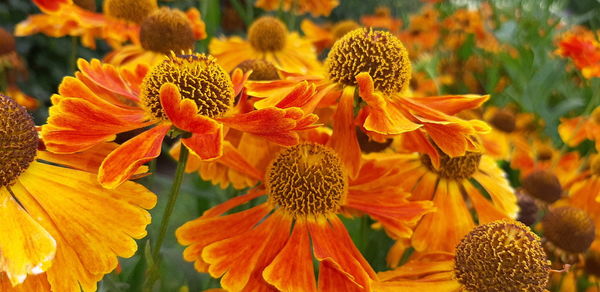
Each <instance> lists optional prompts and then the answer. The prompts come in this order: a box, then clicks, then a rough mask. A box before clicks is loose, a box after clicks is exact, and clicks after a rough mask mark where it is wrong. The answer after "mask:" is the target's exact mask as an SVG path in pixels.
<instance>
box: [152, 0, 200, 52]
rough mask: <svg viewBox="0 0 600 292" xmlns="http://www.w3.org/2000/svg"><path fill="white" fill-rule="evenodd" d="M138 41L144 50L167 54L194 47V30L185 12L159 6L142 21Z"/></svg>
mask: <svg viewBox="0 0 600 292" xmlns="http://www.w3.org/2000/svg"><path fill="white" fill-rule="evenodd" d="M140 42H141V43H142V47H143V48H144V49H146V50H150V51H154V52H159V53H163V54H167V53H169V52H170V51H174V52H176V53H179V52H181V51H188V50H192V49H193V48H194V44H195V43H196V39H195V38H194V30H193V29H192V25H191V24H190V21H189V20H188V19H187V17H186V16H185V14H184V13H183V12H181V11H179V10H175V9H169V8H166V7H164V8H161V9H159V10H157V11H155V12H154V13H152V14H151V15H150V16H148V17H147V18H146V19H144V21H143V22H142V25H141V28H140Z"/></svg>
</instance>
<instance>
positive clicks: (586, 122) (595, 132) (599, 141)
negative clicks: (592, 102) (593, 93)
mask: <svg viewBox="0 0 600 292" xmlns="http://www.w3.org/2000/svg"><path fill="white" fill-rule="evenodd" d="M558 134H560V137H561V139H562V140H563V141H564V142H565V144H567V145H569V146H571V147H575V146H577V145H579V143H581V142H583V141H584V140H585V139H588V140H592V141H594V142H595V143H596V150H598V151H600V106H599V107H596V108H595V109H594V111H592V114H591V115H590V116H580V117H575V118H571V119H567V118H563V119H561V120H560V125H559V126H558Z"/></svg>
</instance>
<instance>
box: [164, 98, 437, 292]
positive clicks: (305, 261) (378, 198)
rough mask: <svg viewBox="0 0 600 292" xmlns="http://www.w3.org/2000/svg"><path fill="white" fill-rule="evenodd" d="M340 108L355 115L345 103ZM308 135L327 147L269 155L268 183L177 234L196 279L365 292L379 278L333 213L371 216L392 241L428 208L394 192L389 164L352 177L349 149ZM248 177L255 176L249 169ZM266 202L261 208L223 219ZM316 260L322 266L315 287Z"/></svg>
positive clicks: (255, 287)
mask: <svg viewBox="0 0 600 292" xmlns="http://www.w3.org/2000/svg"><path fill="white" fill-rule="evenodd" d="M343 107H344V108H346V109H350V110H351V103H347V102H346V103H345V104H344V105H343ZM350 113H351V111H350ZM312 137H313V138H315V137H319V139H317V140H319V142H325V143H328V145H331V146H332V147H333V149H332V148H330V147H328V146H325V145H322V144H319V143H315V142H308V143H301V144H298V145H296V146H292V147H287V148H283V149H282V150H281V151H280V152H279V153H273V152H270V153H265V154H266V155H268V156H270V158H271V161H270V163H269V165H268V167H267V168H266V170H265V169H262V170H260V171H258V173H259V174H260V175H261V177H260V180H262V181H264V185H262V186H259V187H257V188H255V189H252V190H251V191H250V192H249V193H248V194H246V195H243V196H240V197H236V198H234V199H231V200H229V201H227V202H225V203H223V204H221V205H218V206H216V207H213V208H212V209H209V210H208V211H206V212H205V213H204V214H203V215H202V216H201V217H200V218H198V219H196V220H193V221H190V222H188V223H186V224H184V225H183V226H182V227H180V228H179V229H178V230H177V232H176V235H177V239H178V241H179V242H180V243H181V244H183V245H186V246H188V247H187V248H186V250H185V251H184V258H185V259H186V260H188V261H194V262H195V267H196V269H197V270H198V271H202V272H208V273H210V274H211V276H213V277H222V279H221V285H222V286H223V288H225V289H226V290H231V291H241V290H244V289H245V290H248V291H259V290H261V289H266V288H267V287H270V285H272V286H274V287H276V288H277V289H279V290H282V291H317V290H318V291H340V289H341V290H344V291H359V290H361V291H363V290H364V291H369V290H371V285H372V284H373V283H374V282H375V281H377V278H376V275H375V273H374V272H373V270H372V269H371V268H370V266H369V264H368V263H367V262H366V261H365V259H364V258H363V257H362V255H361V254H360V252H359V251H358V250H357V249H356V247H355V246H354V244H353V242H352V240H351V239H350V237H349V235H348V232H347V231H346V229H345V227H344V225H343V224H342V222H341V221H340V219H339V218H338V215H337V214H338V213H340V212H344V213H348V214H354V215H356V214H367V215H370V216H371V217H372V218H374V219H375V220H378V221H379V222H381V223H382V224H383V225H384V227H385V228H386V230H387V231H388V233H389V234H391V235H393V236H394V237H397V238H408V237H410V235H411V234H412V231H411V226H413V224H415V223H416V222H417V221H418V220H419V218H420V217H421V216H422V215H423V214H425V213H427V212H428V211H430V207H431V203H430V202H426V201H421V202H412V203H409V201H408V200H407V196H408V195H409V194H408V193H406V192H404V191H402V190H401V189H400V188H398V187H397V184H398V182H399V181H400V177H399V176H397V174H398V169H396V168H395V167H394V165H393V164H391V163H390V162H389V161H385V160H378V159H367V160H364V161H363V162H362V163H361V164H360V165H361V167H360V169H359V171H358V175H357V176H356V177H355V178H352V176H350V174H351V169H350V168H349V166H351V165H352V164H353V162H352V161H347V160H345V159H346V158H345V156H344V155H343V154H341V153H340V150H342V149H343V147H344V146H345V145H340V144H339V142H336V141H340V140H343V139H344V137H340V135H338V134H336V131H335V130H334V134H333V136H332V137H331V139H330V140H329V142H327V140H328V138H327V136H325V137H324V136H322V135H313V136H312ZM323 138H325V139H323ZM334 149H335V150H334ZM244 164H245V165H248V166H253V163H251V162H246V163H244ZM254 165H257V164H254ZM240 170H241V169H240ZM244 171H246V172H247V173H249V174H252V173H257V170H256V169H255V168H254V167H250V168H246V169H245V170H244ZM265 194H266V195H267V197H268V199H267V202H265V203H262V204H260V205H258V206H256V207H252V208H250V209H247V210H245V211H241V212H235V213H229V214H226V212H227V211H229V210H231V209H232V208H234V207H237V206H240V205H242V204H244V203H247V202H249V201H250V200H253V199H256V198H258V197H260V196H262V195H265ZM311 245H312V252H311ZM313 257H314V258H316V260H317V261H318V262H319V277H318V283H317V281H316V280H315V276H314V270H313V261H312V259H313Z"/></svg>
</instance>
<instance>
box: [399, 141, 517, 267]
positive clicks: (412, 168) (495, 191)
mask: <svg viewBox="0 0 600 292" xmlns="http://www.w3.org/2000/svg"><path fill="white" fill-rule="evenodd" d="M405 142H408V143H411V142H412V141H405ZM396 165H398V168H399V169H401V170H402V173H401V174H400V175H401V177H403V180H402V184H401V186H402V188H403V189H405V190H409V191H410V192H411V193H412V197H411V199H413V200H433V202H434V205H435V206H436V207H437V212H434V213H432V214H428V215H425V216H424V217H423V219H422V220H421V222H420V223H419V225H418V226H417V228H416V229H415V234H414V236H413V237H412V245H413V247H414V248H415V249H416V250H417V251H452V250H453V249H454V246H455V245H456V244H457V243H458V241H459V240H460V239H461V238H462V237H463V236H465V234H467V232H469V230H471V229H472V228H473V227H474V226H475V223H474V218H473V216H472V214H476V218H477V220H478V222H479V223H480V224H483V223H487V222H490V221H493V220H498V219H503V218H515V216H516V215H517V211H518V206H517V198H516V196H515V194H514V192H513V189H512V188H511V187H510V185H509V183H508V181H507V180H506V178H505V175H504V173H503V171H502V170H501V169H500V168H499V167H498V166H497V165H496V162H495V161H494V160H493V159H492V158H490V157H488V156H486V155H482V154H479V153H473V152H467V153H466V154H465V155H463V156H458V157H452V158H451V157H449V156H448V155H445V154H441V163H440V166H439V167H437V168H436V167H434V166H433V164H432V161H431V158H430V156H429V155H427V154H417V153H415V154H405V155H403V156H402V157H401V158H399V159H397V162H396ZM472 212H473V213H472ZM399 252H401V250H395V251H394V253H399ZM390 257H391V258H396V259H398V258H399V257H398V256H394V255H390Z"/></svg>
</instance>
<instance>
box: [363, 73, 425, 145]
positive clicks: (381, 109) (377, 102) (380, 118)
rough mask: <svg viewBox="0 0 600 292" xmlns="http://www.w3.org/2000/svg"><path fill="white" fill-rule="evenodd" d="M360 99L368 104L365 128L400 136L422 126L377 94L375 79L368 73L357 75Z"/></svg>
mask: <svg viewBox="0 0 600 292" xmlns="http://www.w3.org/2000/svg"><path fill="white" fill-rule="evenodd" d="M356 82H357V84H358V91H359V95H360V97H361V98H362V99H363V100H364V101H365V102H366V103H367V104H368V107H367V108H366V110H367V111H368V114H367V118H366V119H365V123H364V125H363V127H365V129H367V130H369V131H373V132H377V133H380V134H400V133H404V132H410V131H414V130H416V129H418V128H420V127H421V125H419V124H417V123H414V122H412V121H410V120H409V119H408V118H406V116H405V115H404V113H403V112H402V110H401V109H400V108H399V107H398V105H397V104H395V103H393V102H391V101H388V100H386V99H385V98H384V97H383V96H382V95H381V94H380V93H377V92H375V85H374V82H373V79H372V78H371V76H370V75H369V73H368V72H363V73H360V74H358V75H356Z"/></svg>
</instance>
